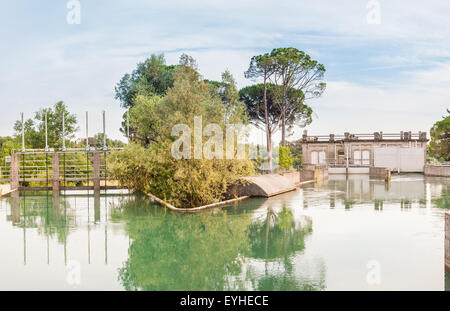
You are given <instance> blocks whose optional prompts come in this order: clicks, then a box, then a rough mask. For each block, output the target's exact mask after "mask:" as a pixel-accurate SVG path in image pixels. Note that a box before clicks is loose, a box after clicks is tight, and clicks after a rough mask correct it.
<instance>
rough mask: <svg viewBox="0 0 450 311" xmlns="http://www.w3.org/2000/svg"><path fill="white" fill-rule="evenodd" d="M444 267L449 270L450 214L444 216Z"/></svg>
mask: <svg viewBox="0 0 450 311" xmlns="http://www.w3.org/2000/svg"><path fill="white" fill-rule="evenodd" d="M445 265H446V266H447V268H450V213H446V214H445Z"/></svg>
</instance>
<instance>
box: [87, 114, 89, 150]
mask: <svg viewBox="0 0 450 311" xmlns="http://www.w3.org/2000/svg"><path fill="white" fill-rule="evenodd" d="M88 130H89V128H88V112H87V111H86V150H89V131H88Z"/></svg>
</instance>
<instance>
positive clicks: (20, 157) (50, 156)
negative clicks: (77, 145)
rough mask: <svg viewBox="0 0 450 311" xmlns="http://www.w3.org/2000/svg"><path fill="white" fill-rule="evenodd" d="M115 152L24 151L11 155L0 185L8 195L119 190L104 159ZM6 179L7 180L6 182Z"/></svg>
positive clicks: (70, 150)
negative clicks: (7, 185) (6, 187)
mask: <svg viewBox="0 0 450 311" xmlns="http://www.w3.org/2000/svg"><path fill="white" fill-rule="evenodd" d="M119 150H120V148H117V149H104V150H96V149H93V148H92V149H87V150H85V149H67V150H64V151H62V150H60V151H45V150H25V151H20V152H17V153H14V154H12V156H11V158H10V166H9V170H6V169H7V167H2V169H3V172H7V173H6V174H4V175H3V176H2V177H3V178H2V179H0V181H2V182H9V183H10V189H11V191H15V190H19V191H54V192H59V191H62V190H103V189H105V190H106V189H120V188H121V187H120V186H119V185H118V183H117V182H116V181H114V180H111V176H110V174H109V172H108V166H107V161H106V158H107V156H108V155H109V154H110V153H112V152H116V151H119ZM5 177H6V178H5Z"/></svg>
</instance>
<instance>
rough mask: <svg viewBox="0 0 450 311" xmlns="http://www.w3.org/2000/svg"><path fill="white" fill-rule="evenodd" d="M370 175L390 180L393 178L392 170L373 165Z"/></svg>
mask: <svg viewBox="0 0 450 311" xmlns="http://www.w3.org/2000/svg"><path fill="white" fill-rule="evenodd" d="M369 175H370V176H371V177H375V178H383V179H385V180H388V179H390V178H391V171H390V170H389V169H387V168H385V167H371V168H370V169H369Z"/></svg>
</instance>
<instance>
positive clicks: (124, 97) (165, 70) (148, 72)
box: [115, 54, 177, 137]
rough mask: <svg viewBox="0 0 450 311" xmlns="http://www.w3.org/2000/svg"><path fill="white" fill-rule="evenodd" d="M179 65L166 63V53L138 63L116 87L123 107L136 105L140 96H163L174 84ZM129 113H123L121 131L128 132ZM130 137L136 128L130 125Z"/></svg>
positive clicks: (118, 98) (128, 107)
mask: <svg viewBox="0 0 450 311" xmlns="http://www.w3.org/2000/svg"><path fill="white" fill-rule="evenodd" d="M176 67H177V66H173V65H166V61H165V59H164V55H163V54H160V55H155V54H153V55H151V56H150V58H147V59H146V60H145V61H143V62H140V63H138V64H137V66H136V69H134V70H133V71H132V73H131V74H129V73H126V74H125V75H124V76H123V77H122V78H121V79H120V81H119V83H117V85H116V87H115V92H116V95H115V98H116V99H117V100H119V102H120V105H121V106H122V107H123V108H126V109H130V108H132V107H134V106H135V105H136V103H137V101H138V98H139V96H144V97H151V96H154V95H159V96H163V95H164V94H165V93H166V92H167V90H168V89H169V88H171V87H172V86H173V83H174V74H175V69H176ZM127 117H128V116H127V113H125V114H124V115H123V121H122V127H121V129H120V130H121V132H122V133H124V134H127ZM129 134H130V137H135V135H137V134H136V133H135V128H134V127H133V126H131V125H130V127H129Z"/></svg>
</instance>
